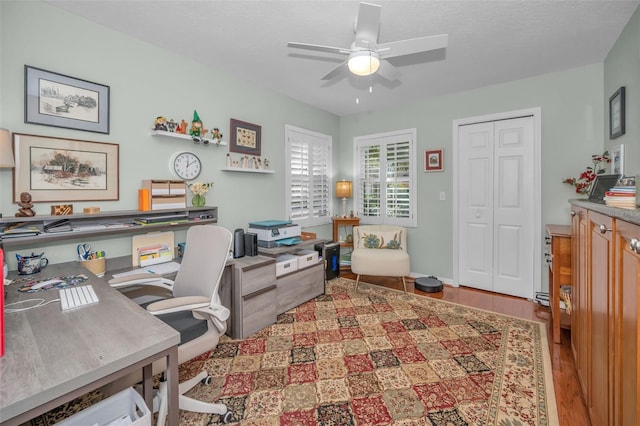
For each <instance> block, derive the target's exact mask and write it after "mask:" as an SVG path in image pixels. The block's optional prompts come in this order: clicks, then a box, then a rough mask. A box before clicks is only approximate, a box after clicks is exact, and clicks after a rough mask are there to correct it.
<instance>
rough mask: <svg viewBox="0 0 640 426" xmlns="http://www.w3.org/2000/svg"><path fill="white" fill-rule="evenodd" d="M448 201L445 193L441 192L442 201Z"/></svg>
mask: <svg viewBox="0 0 640 426" xmlns="http://www.w3.org/2000/svg"><path fill="white" fill-rule="evenodd" d="M446 199H447V196H446V194H445V193H444V191H441V192H440V201H444V200H446Z"/></svg>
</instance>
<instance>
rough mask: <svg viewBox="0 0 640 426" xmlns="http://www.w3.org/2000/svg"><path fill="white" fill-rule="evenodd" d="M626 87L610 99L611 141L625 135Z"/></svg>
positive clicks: (617, 91)
mask: <svg viewBox="0 0 640 426" xmlns="http://www.w3.org/2000/svg"><path fill="white" fill-rule="evenodd" d="M624 114H625V112H624V86H622V87H621V88H619V89H618V90H616V93H614V94H613V95H612V96H611V97H610V98H609V139H615V138H617V137H619V136H622V135H624Z"/></svg>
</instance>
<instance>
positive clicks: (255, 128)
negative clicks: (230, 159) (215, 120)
mask: <svg viewBox="0 0 640 426" xmlns="http://www.w3.org/2000/svg"><path fill="white" fill-rule="evenodd" d="M230 134H231V142H230V144H229V151H231V152H238V153H240V154H248V155H255V156H258V157H259V156H260V151H261V149H260V148H261V145H260V144H261V140H260V139H261V136H262V127H261V126H259V125H257V124H251V123H247V122H245V121H240V120H236V119H233V118H232V119H231V133H230Z"/></svg>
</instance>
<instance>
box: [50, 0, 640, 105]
mask: <svg viewBox="0 0 640 426" xmlns="http://www.w3.org/2000/svg"><path fill="white" fill-rule="evenodd" d="M49 2H50V3H52V4H55V5H58V6H60V7H62V8H64V9H66V10H68V11H69V12H72V13H74V14H77V15H80V16H84V17H86V18H88V19H90V20H92V21H95V22H97V23H99V24H102V25H104V26H107V27H110V28H113V29H115V30H117V31H120V32H122V33H126V34H129V35H131V36H133V37H135V38H138V39H141V40H144V41H146V42H148V43H151V44H154V45H158V46H162V47H164V48H165V49H168V50H170V51H175V52H177V53H180V54H182V55H185V56H189V57H191V58H193V59H194V60H196V61H198V62H200V63H203V64H205V65H207V66H210V67H212V68H217V69H221V70H223V71H225V72H228V73H230V74H232V75H234V76H235V77H237V78H240V79H243V80H246V81H250V82H253V83H255V84H258V85H260V86H263V87H266V88H269V89H272V90H274V91H277V92H280V93H283V94H285V95H287V96H289V97H291V98H294V99H297V100H299V101H302V102H305V103H308V104H311V105H314V106H316V107H318V108H321V109H324V110H326V111H329V112H332V113H334V114H336V115H347V114H354V113H360V112H365V111H369V110H375V109H380V108H386V107H393V106H396V105H402V104H404V103H406V102H411V101H415V100H419V99H425V98H428V97H430V96H437V95H442V94H445V93H451V92H458V91H463V90H469V89H473V88H477V87H481V86H486V85H490V84H496V83H501V82H505V81H510V80H517V79H521V78H526V77H530V76H534V75H539V74H544V73H548V72H553V71H559V70H564V69H569V68H573V67H578V66H582V65H587V64H592V63H599V62H603V61H604V59H605V58H606V55H607V53H608V52H609V49H610V48H611V46H613V43H614V42H615V40H616V39H617V38H618V36H619V35H620V33H621V31H622V29H623V28H624V26H625V25H626V23H627V22H628V21H629V18H630V17H631V15H632V14H633V12H634V11H635V9H636V8H637V7H638V4H639V3H640V1H639V0H634V1H614V0H583V1H565V0H554V1H537V0H521V1H517V0H508V1H505V0H495V1H481V0H464V1H463V0H447V1H402V0H395V1H375V0H371V2H372V3H376V4H380V5H382V14H381V15H382V17H381V28H380V34H379V39H378V40H379V42H380V43H386V42H391V41H397V40H402V39H407V38H415V37H422V36H428V35H437V34H443V33H446V34H449V45H448V47H447V48H446V49H445V50H439V51H434V52H430V53H423V54H416V55H411V56H406V57H402V58H396V59H393V60H390V62H392V63H393V64H394V65H396V66H397V68H398V69H399V71H400V72H401V76H400V79H399V81H397V82H394V83H389V82H388V81H386V80H383V79H381V78H376V77H374V78H373V79H372V80H370V78H369V77H360V78H359V79H357V78H355V77H353V76H345V77H342V78H337V79H334V80H331V81H329V82H325V81H322V80H321V78H322V76H324V75H325V74H326V73H327V72H329V71H330V70H331V69H333V68H334V67H335V66H336V65H337V64H338V63H339V62H341V61H342V60H343V58H342V57H339V56H336V55H332V54H328V53H320V52H318V53H315V52H311V51H303V50H297V49H290V48H287V42H289V41H295V42H303V43H313V44H322V45H327V46H336V47H349V46H350V44H351V42H352V41H353V25H354V20H355V17H356V16H357V14H358V1H352V0H344V1H313V0H306V1H293V0H288V1H278V0H272V1H237V0H236V1H222V0H208V1H206V0H199V1H186V0H180V1H178V0H164V1H144V0H128V1H123V0H92V1H89V0H49ZM370 83H372V85H373V93H371V94H370V93H369V90H368V88H369V85H370ZM356 98H359V100H360V102H359V103H358V104H356V102H355V99H356Z"/></svg>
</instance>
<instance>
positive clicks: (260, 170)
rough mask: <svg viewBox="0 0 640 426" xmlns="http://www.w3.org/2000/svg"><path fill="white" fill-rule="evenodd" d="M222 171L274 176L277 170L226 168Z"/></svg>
mask: <svg viewBox="0 0 640 426" xmlns="http://www.w3.org/2000/svg"><path fill="white" fill-rule="evenodd" d="M221 170H222V171H223V172H244V173H267V174H273V173H275V172H276V171H275V170H264V169H249V168H245V167H225V168H223V169H221Z"/></svg>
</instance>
